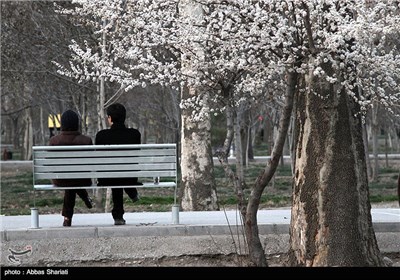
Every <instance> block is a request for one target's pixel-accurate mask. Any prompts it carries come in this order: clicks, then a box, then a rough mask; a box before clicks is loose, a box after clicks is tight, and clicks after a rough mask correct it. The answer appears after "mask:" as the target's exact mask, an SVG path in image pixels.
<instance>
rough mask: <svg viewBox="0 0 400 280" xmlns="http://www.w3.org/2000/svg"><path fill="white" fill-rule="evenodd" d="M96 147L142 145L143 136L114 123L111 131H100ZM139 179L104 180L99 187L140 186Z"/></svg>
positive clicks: (100, 181)
mask: <svg viewBox="0 0 400 280" xmlns="http://www.w3.org/2000/svg"><path fill="white" fill-rule="evenodd" d="M95 144H96V145H112V144H116V145H121V144H141V134H140V132H139V130H137V129H134V128H127V127H126V126H125V125H124V124H119V123H114V124H113V125H112V126H111V128H110V129H103V130H100V131H99V132H98V133H97V134H96V140H95ZM137 181H138V178H109V179H108V178H103V179H98V183H97V185H99V186H127V185H139V184H140V183H138V182H137Z"/></svg>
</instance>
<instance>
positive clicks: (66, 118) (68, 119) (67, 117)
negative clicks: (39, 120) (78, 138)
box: [61, 110, 79, 131]
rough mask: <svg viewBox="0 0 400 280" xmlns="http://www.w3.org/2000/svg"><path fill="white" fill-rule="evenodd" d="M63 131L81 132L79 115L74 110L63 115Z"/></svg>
mask: <svg viewBox="0 0 400 280" xmlns="http://www.w3.org/2000/svg"><path fill="white" fill-rule="evenodd" d="M61 130H63V131H76V130H79V117H78V114H77V113H75V112H74V111H72V110H67V111H65V112H64V113H63V114H62V115H61Z"/></svg>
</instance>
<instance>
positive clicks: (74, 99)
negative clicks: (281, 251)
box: [0, 0, 400, 267]
mask: <svg viewBox="0 0 400 280" xmlns="http://www.w3.org/2000/svg"><path fill="white" fill-rule="evenodd" d="M399 23H400V3H399V1H398V0H386V1H383V2H382V1H375V0H372V1H371V0H361V1H354V0H327V1H316V0H304V1H298V0H285V1H282V0H256V1H254V0H240V1H239V0H238V1H235V0H233V1H224V0H216V1H195V0H137V1H126V0H115V1H97V0H87V1H79V0H65V1H64V0H62V1H47V0H43V1H41V0H38V1H2V2H1V30H2V32H1V46H2V47H1V146H0V148H1V152H2V162H1V214H2V215H6V216H20V215H29V214H30V211H31V207H32V206H33V205H35V206H36V207H38V208H39V211H40V213H41V214H55V215H57V214H60V211H61V208H62V206H63V191H61V190H53V191H35V192H34V189H33V180H32V177H33V176H34V175H33V173H32V167H31V166H30V164H32V162H33V161H35V160H36V158H35V152H34V151H35V150H36V149H37V148H36V149H35V147H38V146H45V149H49V148H48V147H47V146H48V145H52V144H55V145H59V146H63V145H71V144H72V145H81V144H79V143H82V142H79V143H78V142H76V141H71V142H68V143H67V142H57V141H56V140H57V139H59V138H58V137H59V136H61V137H65V136H66V135H67V134H69V133H71V134H72V135H76V136H77V137H76V138H78V137H81V136H82V135H81V134H83V135H84V136H87V137H82V138H81V139H84V138H85V143H86V144H85V145H91V144H92V143H93V144H94V145H98V144H99V143H102V144H107V145H109V144H110V143H111V142H109V141H108V140H109V139H107V140H106V139H103V140H99V138H98V137H97V136H98V135H99V134H102V133H104V134H106V133H109V132H112V131H114V129H121V130H122V129H124V131H125V132H127V131H128V129H127V128H129V131H131V132H132V131H134V133H135V137H132V135H131V136H130V137H126V136H124V137H121V139H119V140H118V141H115V142H116V143H115V144H117V145H120V144H123V145H125V144H126V145H128V144H133V143H135V144H139V143H140V145H142V144H144V145H147V144H155V145H158V144H173V145H176V152H174V154H168V157H169V158H170V159H169V160H171V161H172V163H171V162H168V163H165V162H161V163H158V162H157V163H156V164H154V165H152V166H151V167H150V166H144V165H141V166H140V167H143V168H140V170H136V169H134V168H132V166H129V164H132V165H136V167H137V163H139V164H142V160H144V159H142V158H140V156H139V158H140V159H138V157H136V154H135V155H134V156H133V158H134V159H132V162H131V163H128V162H127V161H129V160H127V159H126V157H127V154H128V153H127V152H126V149H125V148H124V149H125V150H124V151H123V152H122V151H119V152H120V156H121V158H120V159H117V155H116V154H112V153H108V154H107V156H105V155H103V157H100V158H99V160H98V161H94V160H92V158H90V159H87V158H85V157H82V158H83V159H84V160H83V161H86V164H82V162H81V161H80V159H82V158H79V159H77V158H73V159H72V160H71V162H69V161H68V162H67V164H66V165H68V166H64V165H63V164H64V163H65V162H62V161H63V159H60V158H57V159H54V158H51V157H52V156H50V158H51V159H50V161H51V162H52V163H51V164H54V165H55V166H54V167H53V166H51V167H50V166H49V165H47V163H48V161H47V159H45V160H43V161H45V163H46V164H44V165H46V166H44V167H43V169H42V170H44V169H45V170H46V172H48V170H49V169H52V170H53V168H54V170H56V171H55V173H57V172H58V173H57V175H59V176H61V177H58V178H59V179H71V178H68V176H71V177H73V178H79V179H82V178H81V177H77V176H81V174H78V173H79V172H82V173H84V175H85V176H88V174H89V173H88V172H94V170H93V169H90V168H96V170H97V168H99V169H100V170H99V173H97V174H98V175H99V176H100V177H102V178H106V179H109V178H111V177H112V178H119V179H121V177H124V178H128V177H129V179H130V178H131V177H139V176H135V175H137V174H141V175H143V176H146V175H149V174H151V175H149V180H151V183H153V182H154V180H156V179H155V178H157V176H154V173H152V172H151V171H148V170H152V169H151V168H164V169H163V170H161V171H160V170H159V169H157V170H156V171H154V172H160V173H161V172H163V173H162V174H165V173H167V172H169V171H166V168H167V167H166V166H165V165H170V166H173V167H172V168H173V171H170V172H171V173H173V176H174V178H177V185H178V191H179V194H178V204H179V207H180V208H181V210H182V211H187V212H189V211H204V212H205V211H219V210H224V209H234V210H235V209H238V208H239V207H240V208H241V209H247V212H246V213H244V211H242V212H241V214H242V218H243V219H244V222H243V226H244V228H245V231H244V232H245V235H246V241H248V243H247V244H246V245H247V246H248V249H249V256H248V257H249V260H251V263H252V264H254V265H255V266H260V267H262V266H265V264H266V263H267V259H268V258H269V259H268V261H271V256H265V254H264V253H265V252H264V251H263V247H262V245H261V242H260V240H259V236H258V228H257V222H256V220H257V219H256V217H255V215H256V213H257V211H255V210H256V209H281V208H285V209H291V217H292V219H291V224H290V232H291V240H290V244H289V242H288V243H287V244H288V246H289V247H290V248H291V250H288V252H289V253H288V254H289V255H290V256H289V257H288V260H289V262H290V263H291V265H292V266H360V265H361V266H384V265H385V263H384V262H383V260H382V258H381V257H380V256H379V250H378V245H377V241H376V240H375V238H374V227H373V224H372V221H371V219H370V212H371V209H370V205H372V207H388V208H396V207H399V191H400V190H399V189H398V187H399V186H398V180H399V176H400V173H399V170H400V156H399V155H400V67H399V65H400V42H399V37H400V32H399V30H400V25H399ZM121 105H122V106H121ZM115 106H116V107H115ZM112 108H114V109H115V108H119V109H115V110H116V111H114V112H113V110H114V109H112ZM110 110H111V112H110ZM66 112H68V114H67V116H68V115H69V116H74V117H73V120H74V124H73V125H72V126H68V124H69V122H70V120H71V119H70V117H67V118H65V117H64V121H63V117H62V116H65V115H64V113H66ZM104 134H103V135H104ZM61 137H60V138H61ZM106 138H111V137H106ZM90 139H91V140H92V141H91V142H92V143H89V142H90V141H89V140H90ZM74 140H75V138H74ZM104 140H106V141H104ZM96 142H97V143H96ZM142 147H143V146H141V147H140V148H137V147H135V148H134V149H135V151H136V150H138V151H139V153H142V152H143V151H142V150H141V149H142ZM102 148H104V149H108V148H109V147H102ZM113 148H115V147H113ZM118 148H120V147H118ZM60 149H65V150H67V148H65V147H61V148H60ZM78 149H80V147H78ZM94 149H96V151H98V150H99V149H101V148H100V147H94ZM64 152H65V151H64V150H63V151H62V153H64ZM65 153H67V152H65ZM149 154H150V153H149ZM59 155H60V154H58V155H57V156H59ZM69 156H70V154H68V156H66V158H68V159H69ZM74 156H75V155H74V154H73V155H72V156H71V157H74ZM141 156H143V155H141ZM122 157H124V158H122ZM143 157H144V156H143ZM149 157H150V158H151V159H149V160H150V161H155V160H156V159H155V158H156V157H155V156H154V155H152V154H150V155H149ZM267 157H268V160H267ZM260 158H263V159H262V160H260ZM113 159H115V161H116V162H115V166H114V165H113V166H111V163H114V162H113ZM285 159H286V160H285ZM157 160H160V159H159V158H157ZM61 162H62V164H61ZM74 164H76V165H74ZM164 164H165V165H164ZM72 165H74V166H72ZM78 165H79V166H78ZM89 165H93V166H95V167H93V166H89ZM36 166H37V165H35V170H36ZM83 166H84V167H85V168H83ZM114 167H115V168H114ZM40 168H42V167H40ZM86 168H88V169H86ZM109 168H110V169H111V171H110V170H109ZM147 168H148V169H147ZM169 168H171V167H169ZM143 169H145V170H143ZM87 170H89V171H87ZM104 170H107V172H105V171H104ZM122 170H126V171H127V173H129V175H130V176H121V174H126V173H123V172H122ZM175 171H176V172H175ZM108 172H110V173H108ZM60 173H63V174H60ZM34 174H37V173H36V172H35V173H34ZM110 174H111V175H112V176H110V177H108V176H109V175H110ZM53 175H54V174H53V173H51V174H50V175H49V174H39V175H38V177H39V176H43V177H39V179H40V180H42V179H43V178H45V179H46V180H49V179H50V178H53V177H51V176H53ZM91 175H92V174H91ZM157 175H158V174H157ZM74 176H75V177H74ZM35 178H37V177H35ZM93 178H95V177H90V178H89V179H93ZM129 179H128V180H129ZM142 179H143V178H142ZM43 180H44V179H43ZM100 180H101V179H100ZM123 180H124V179H122V180H121V181H123ZM128 180H127V181H128ZM135 180H136V179H135ZM139 180H141V178H139ZM171 180H173V179H171ZM35 182H36V180H35ZM74 182H75V183H76V181H74ZM125 182H126V181H125ZM46 183H47V182H46ZM94 183H95V182H94ZM114 183H115V181H114ZM168 183H170V182H168ZM173 184H175V183H173ZM131 185H134V184H131ZM106 186H107V188H109V186H110V183H108V184H106ZM124 186H127V185H126V184H124ZM158 186H160V184H159V185H158ZM74 187H77V188H79V187H80V186H74ZM86 187H87V185H86ZM93 187H94V188H95V189H94V190H92V189H90V190H89V194H90V196H92V197H93V198H95V203H96V206H95V207H93V208H91V209H88V208H86V207H85V204H84V203H83V202H82V201H81V200H80V199H77V200H76V202H77V204H76V207H75V213H81V214H86V213H88V214H95V213H96V214H97V213H105V212H109V211H110V209H104V208H109V204H110V196H109V195H108V196H107V195H106V194H105V193H101V192H99V191H98V190H97V187H98V186H97V185H95V186H93ZM139 191H140V200H139V201H137V202H136V203H132V201H131V200H130V199H129V198H128V197H124V207H125V211H126V212H130V213H142V212H166V211H169V210H170V209H171V206H172V205H173V204H176V201H175V199H174V194H175V195H176V193H174V190H173V189H172V188H171V189H168V188H154V189H146V188H143V189H140V190H139ZM108 194H110V193H109V192H108ZM132 197H133V195H132ZM133 199H135V197H133ZM34 201H35V203H34ZM66 201H67V200H66ZM117 201H119V200H118V199H116V200H114V203H115V204H116V205H117V204H118V202H117ZM67 202H68V201H67ZM87 203H88V202H87ZM65 204H67V203H65ZM87 205H89V207H90V203H89V204H87ZM174 206H176V205H174ZM116 208H118V207H116ZM396 215H397V214H395V215H394V216H396ZM118 216H120V215H118ZM396 217H397V216H396ZM117 220H118V221H116V222H117V223H116V224H114V225H123V223H125V221H124V220H123V219H122V218H121V219H120V218H119V217H118V218H117ZM70 221H71V218H70V217H66V225H68V224H69V225H70ZM344 237H345V238H344ZM343 256H345V258H343ZM265 257H266V258H267V259H266V258H265ZM273 259H274V258H273ZM277 259H282V258H281V256H280V257H278V258H277ZM128 262H129V263H130V264H132V262H130V261H128ZM186 262H188V263H195V262H196V260H194V261H193V262H192V261H191V260H188V259H187V260H186Z"/></svg>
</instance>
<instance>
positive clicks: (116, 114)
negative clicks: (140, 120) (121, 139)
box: [107, 103, 126, 123]
mask: <svg viewBox="0 0 400 280" xmlns="http://www.w3.org/2000/svg"><path fill="white" fill-rule="evenodd" d="M107 116H108V117H111V121H112V123H124V122H125V117H126V109H125V107H124V105H122V104H120V103H114V104H111V105H110V106H108V107H107Z"/></svg>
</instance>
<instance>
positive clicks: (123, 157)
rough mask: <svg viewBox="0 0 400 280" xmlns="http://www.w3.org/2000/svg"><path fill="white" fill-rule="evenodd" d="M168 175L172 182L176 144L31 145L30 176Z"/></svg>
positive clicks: (175, 167)
mask: <svg viewBox="0 0 400 280" xmlns="http://www.w3.org/2000/svg"><path fill="white" fill-rule="evenodd" d="M122 177H138V178H141V179H142V180H146V178H148V179H149V180H153V179H154V177H160V178H163V177H169V178H170V179H173V180H174V181H175V183H176V177H177V156H176V144H140V145H91V146H34V147H33V180H34V182H33V183H34V185H35V184H36V181H37V180H40V179H73V178H122Z"/></svg>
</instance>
